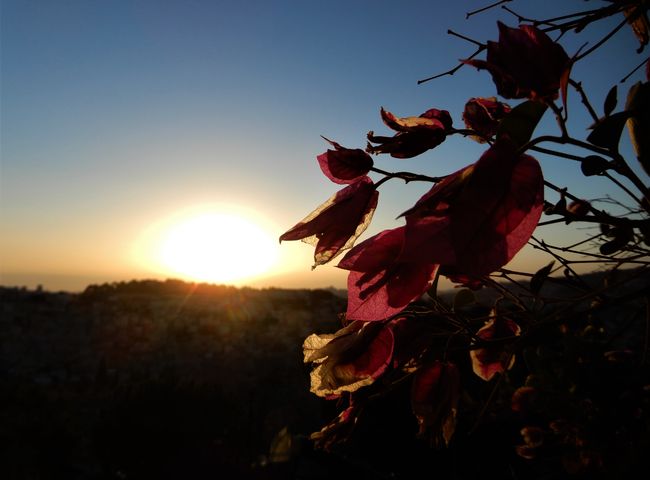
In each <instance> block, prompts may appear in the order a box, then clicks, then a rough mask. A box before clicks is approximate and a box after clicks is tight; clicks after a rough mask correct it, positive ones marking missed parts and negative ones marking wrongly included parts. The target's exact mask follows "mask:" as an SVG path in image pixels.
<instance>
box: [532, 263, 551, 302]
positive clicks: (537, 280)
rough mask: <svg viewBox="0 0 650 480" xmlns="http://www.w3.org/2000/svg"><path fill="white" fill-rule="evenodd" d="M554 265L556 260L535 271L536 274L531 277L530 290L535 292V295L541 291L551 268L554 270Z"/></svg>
mask: <svg viewBox="0 0 650 480" xmlns="http://www.w3.org/2000/svg"><path fill="white" fill-rule="evenodd" d="M553 265H555V260H553V261H551V262H550V263H549V264H548V265H546V266H545V267H542V268H540V269H539V270H537V271H536V272H535V275H533V277H532V278H531V279H530V291H531V292H533V293H534V294H535V295H537V294H538V293H539V291H540V290H541V289H542V285H544V282H545V281H546V279H547V278H548V276H549V274H550V273H551V270H553Z"/></svg>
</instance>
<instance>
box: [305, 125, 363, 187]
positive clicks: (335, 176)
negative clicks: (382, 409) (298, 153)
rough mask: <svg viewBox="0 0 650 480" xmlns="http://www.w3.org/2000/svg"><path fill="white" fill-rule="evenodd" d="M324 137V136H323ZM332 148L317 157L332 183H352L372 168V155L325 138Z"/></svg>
mask: <svg viewBox="0 0 650 480" xmlns="http://www.w3.org/2000/svg"><path fill="white" fill-rule="evenodd" d="M323 138H325V137H323ZM325 140H327V141H328V142H329V143H330V144H331V145H332V146H333V147H334V150H328V151H327V152H325V153H323V154H321V155H319V156H318V157H317V159H318V164H319V165H320V168H321V170H322V171H323V173H324V174H325V175H326V176H327V178H329V179H330V180H331V181H333V182H334V183H340V184H346V183H352V182H354V181H356V180H359V178H361V177H363V176H365V175H366V174H367V173H368V172H369V171H370V169H371V168H372V165H373V161H372V157H370V155H368V154H367V153H366V152H364V151H363V150H361V149H359V148H355V149H351V148H345V147H342V146H341V145H339V144H338V143H336V142H333V141H331V140H328V139H327V138H325Z"/></svg>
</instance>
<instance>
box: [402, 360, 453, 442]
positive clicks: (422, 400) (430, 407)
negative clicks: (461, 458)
mask: <svg viewBox="0 0 650 480" xmlns="http://www.w3.org/2000/svg"><path fill="white" fill-rule="evenodd" d="M459 391H460V374H459V372H458V368H457V367H456V365H454V364H453V363H450V362H441V361H439V360H436V361H434V362H432V363H429V364H428V365H424V366H423V367H422V368H420V369H419V370H418V371H417V372H416V373H415V376H414V377H413V386H412V388H411V406H412V408H413V413H414V414H415V416H416V417H417V419H418V424H419V426H420V429H419V434H420V435H423V434H424V433H426V432H427V431H428V430H431V432H432V433H433V435H434V439H435V440H438V439H439V438H442V439H443V440H444V442H445V444H449V440H450V439H451V436H452V435H453V433H454V430H455V429H456V410H457V405H458V397H459Z"/></svg>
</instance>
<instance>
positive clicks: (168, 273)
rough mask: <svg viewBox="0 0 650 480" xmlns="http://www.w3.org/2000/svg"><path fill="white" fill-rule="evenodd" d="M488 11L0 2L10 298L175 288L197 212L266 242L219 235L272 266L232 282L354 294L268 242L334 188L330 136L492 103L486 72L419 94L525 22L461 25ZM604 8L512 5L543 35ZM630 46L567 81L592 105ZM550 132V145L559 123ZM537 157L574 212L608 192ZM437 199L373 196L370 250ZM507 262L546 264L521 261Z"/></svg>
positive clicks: (2, 232) (420, 161)
mask: <svg viewBox="0 0 650 480" xmlns="http://www.w3.org/2000/svg"><path fill="white" fill-rule="evenodd" d="M488 3H490V2H482V1H480V2H479V1H475V0H474V1H456V2H432V1H430V0H405V1H403V2H394V1H388V0H374V1H370V0H368V1H364V0H356V1H350V0H333V1H328V2H316V1H308V0H293V1H289V0H282V1H271V0H265V1H235V0H233V1H226V0H212V1H208V0H183V1H180V0H178V1H161V0H156V1H153V0H112V1H108V0H60V1H49V0H2V1H1V62H2V64H1V67H2V68H1V77H0V81H1V84H0V88H1V91H0V93H1V95H0V101H1V103H0V114H1V116H0V121H1V125H0V133H1V137H0V141H1V143H0V145H1V150H0V153H1V163H0V284H3V285H12V286H19V285H25V286H28V287H30V288H33V287H35V286H36V285H42V286H43V287H44V288H47V289H50V290H70V291H79V290H82V289H83V288H84V287H85V286H86V285H87V284H89V283H103V282H109V281H121V280H130V279H139V278H160V279H162V278H167V277H178V276H179V275H180V274H179V272H178V271H173V270H170V269H169V266H164V265H162V264H161V261H160V255H159V250H160V248H162V247H160V245H161V244H163V243H164V242H165V241H168V240H169V236H170V235H171V233H170V232H176V233H177V234H178V226H179V225H181V224H183V222H185V221H186V220H187V219H191V218H194V217H193V215H194V216H196V215H197V214H199V213H201V214H205V212H217V214H218V215H222V216H223V215H226V216H228V218H230V219H231V220H232V218H235V219H238V218H239V219H241V218H245V219H246V221H247V222H248V223H249V226H250V224H252V226H253V227H255V228H257V229H258V230H257V232H260V231H261V232H262V233H261V234H260V235H261V236H260V238H261V237H264V238H265V242H266V240H267V239H266V237H268V238H270V239H272V246H269V245H270V244H269V242H266V243H264V245H262V243H259V244H256V243H255V242H244V241H243V238H244V237H245V236H249V237H252V238H257V233H255V231H250V232H249V231H248V230H246V231H244V230H241V231H240V230H238V228H239V227H238V226H237V224H236V222H235V223H232V222H230V223H228V222H226V221H224V223H222V228H221V229H220V231H219V232H217V233H216V234H215V235H218V236H220V237H225V236H229V237H230V238H231V239H232V238H236V237H237V236H238V235H239V237H240V240H241V241H236V240H232V241H231V243H230V244H228V243H226V244H221V243H219V242H218V241H217V240H214V244H215V245H216V246H215V250H229V249H232V250H229V251H230V252H232V255H231V256H233V258H235V254H234V252H235V251H236V250H237V249H238V248H242V246H245V248H247V249H248V252H249V253H250V255H251V256H252V255H257V257H255V258H259V259H260V260H259V263H260V264H262V263H264V264H266V263H268V266H267V267H266V268H267V270H266V271H265V272H261V273H258V274H255V275H253V276H249V277H246V278H243V279H240V280H237V281H233V283H236V284H239V285H244V284H245V285H251V286H277V287H290V288H297V287H308V288H315V287H328V286H334V287H343V286H344V285H345V279H346V272H345V271H342V270H340V269H337V268H336V267H335V266H329V265H328V266H321V267H318V268H317V269H315V270H313V271H312V270H311V265H312V263H313V262H312V255H313V247H311V246H308V245H306V244H303V243H302V242H283V243H282V245H277V238H278V237H279V236H280V235H281V234H282V233H283V232H284V231H286V230H287V229H289V228H290V227H291V226H293V225H294V224H295V223H297V222H298V221H299V220H301V219H302V218H303V217H305V216H306V215H307V214H308V213H309V212H311V211H312V210H313V209H315V208H316V207H317V206H318V205H319V204H321V203H322V202H324V201H325V200H326V199H327V198H328V197H330V196H331V195H332V194H334V193H335V192H336V191H337V190H338V188H339V186H337V185H335V184H333V183H331V182H330V181H329V180H328V179H327V178H326V177H325V176H324V175H323V174H322V172H321V171H320V169H319V167H318V164H317V162H316V156H317V155H318V154H320V153H322V152H324V151H325V150H326V149H327V144H326V143H325V142H324V140H323V139H322V138H321V135H323V136H325V137H327V138H330V139H332V140H335V141H337V142H338V143H340V144H342V145H344V146H346V147H349V148H364V147H365V143H366V142H365V136H366V133H367V132H368V131H369V130H374V131H375V132H376V133H377V134H383V135H390V134H391V133H390V131H389V130H388V129H387V128H386V127H385V126H384V125H383V124H382V122H381V119H380V117H379V109H380V107H382V106H383V107H385V108H386V109H387V110H390V111H392V112H394V113H395V114H396V115H398V116H411V115H419V114H421V113H422V112H424V111H426V110H428V109H429V108H439V109H447V110H449V111H450V113H451V115H452V118H453V120H454V125H455V126H457V127H462V126H463V124H462V119H461V113H462V109H463V106H464V104H465V102H466V101H467V100H468V99H469V98H470V97H475V96H493V95H495V94H496V90H495V87H494V84H493V83H492V82H491V80H490V77H489V75H488V74H487V73H486V72H477V71H476V70H475V69H472V68H463V69H461V70H460V71H459V72H457V73H456V74H455V75H454V76H447V77H444V78H440V79H438V80H435V81H432V82H427V83H424V84H422V85H418V84H417V80H419V79H422V78H425V77H428V76H430V75H433V74H436V73H440V72H442V71H445V70H448V69H449V68H451V67H453V66H455V65H456V63H457V61H458V59H461V58H466V57H467V56H469V55H470V54H471V53H472V52H473V51H474V46H473V45H472V44H470V43H468V42H465V41H463V40H461V39H459V38H456V37H454V36H450V35H448V34H447V30H448V29H453V30H455V31H456V32H458V33H461V34H463V35H466V36H469V37H472V38H475V39H477V40H481V41H485V40H488V39H492V40H496V38H497V35H498V33H497V27H496V20H498V19H500V20H502V21H504V22H505V23H507V24H508V25H511V26H515V25H516V19H515V18H514V17H513V16H512V15H511V14H509V13H508V12H505V11H503V10H501V9H498V8H497V9H493V10H491V11H488V12H485V13H484V14H481V15H475V16H472V17H470V18H469V19H466V18H465V13H466V12H468V11H470V10H473V9H475V8H479V7H481V6H484V5H487V4H488ZM604 4H605V3H604V2H601V1H597V0H592V1H590V2H588V3H587V4H586V3H585V2H584V1H580V0H576V1H566V0H548V1H545V2H536V1H532V0H517V1H514V2H511V3H510V6H511V7H512V8H513V9H516V10H517V11H518V12H519V13H525V14H527V15H528V16H531V17H535V16H537V17H544V18H548V17H551V16H555V15H558V14H562V13H566V12H573V11H578V10H580V9H583V8H595V7H598V6H600V5H604ZM585 5H586V7H585ZM618 21H619V19H610V20H608V22H606V23H605V24H604V25H602V26H597V27H590V28H588V29H587V30H586V31H585V32H584V33H585V39H586V40H588V41H590V42H591V43H590V44H593V42H595V41H597V40H598V39H599V38H601V37H602V36H603V35H604V34H605V33H606V32H607V31H608V30H609V29H611V28H612V26H613V25H615V24H616V23H617V22H618ZM583 41H585V40H579V39H577V38H575V36H574V35H567V36H565V37H564V38H563V39H562V40H561V43H562V45H563V46H564V47H565V49H566V51H567V53H569V55H573V54H574V53H575V52H576V51H577V50H578V48H579V47H580V45H581V44H582V42H583ZM636 47H637V40H636V38H635V37H634V35H633V34H632V32H631V30H630V29H629V28H625V29H623V30H621V31H620V32H619V33H618V34H616V35H615V36H614V37H613V39H612V40H611V42H609V43H608V44H607V45H606V46H605V47H604V48H602V49H599V50H598V51H596V52H595V53H594V54H593V55H592V57H591V58H590V59H589V61H588V62H585V63H584V65H583V64H580V65H578V66H577V67H576V69H575V71H574V73H573V78H575V79H577V80H581V81H582V82H583V85H584V87H585V88H586V89H587V90H588V93H589V94H590V97H592V98H593V99H595V100H594V102H593V103H594V104H595V105H596V106H600V105H601V104H602V99H604V97H605V95H606V93H607V91H608V90H609V88H610V87H611V86H612V85H613V84H614V83H616V82H617V81H619V80H620V79H621V78H622V77H623V76H624V75H625V74H627V73H628V72H629V71H630V70H632V68H633V67H634V66H636V65H637V64H638V63H639V62H640V61H641V59H642V58H641V57H639V56H638V55H636V54H635V49H636ZM642 79H643V74H642V72H638V73H636V74H635V75H633V76H632V77H631V78H630V79H629V80H628V81H627V82H626V83H625V84H623V85H620V86H619V89H620V90H619V91H620V92H621V93H619V98H623V99H624V97H625V95H626V92H627V89H628V88H629V86H631V85H632V84H633V83H634V82H636V81H639V80H642ZM510 103H511V104H513V105H514V104H516V103H517V102H510ZM569 109H570V110H569V111H570V112H571V117H570V118H571V121H572V124H570V125H575V127H572V128H574V129H575V130H574V131H575V135H576V136H577V137H578V138H585V137H586V135H587V134H588V132H587V131H586V130H585V126H586V125H588V124H589V123H590V122H589V121H588V119H587V117H586V116H585V113H584V109H583V108H581V105H580V104H579V101H578V98H577V95H575V92H572V93H571V96H570V103H569ZM541 129H547V130H548V131H549V132H550V133H552V134H557V127H556V126H555V125H554V123H553V121H552V118H550V117H549V116H548V115H547V118H545V119H544V121H543V122H542V124H541V125H540V131H541ZM624 148H628V153H629V146H628V147H625V146H624ZM484 149H485V147H484V146H482V145H479V144H476V143H474V142H472V141H471V140H468V139H462V138H450V139H448V140H447V141H446V142H445V143H444V144H442V145H441V146H440V147H438V148H436V149H435V150H432V151H430V152H427V153H426V154H424V155H422V156H420V157H418V158H415V159H410V160H397V159H393V158H390V157H387V156H377V157H375V162H376V165H377V166H378V167H379V168H383V169H385V170H390V171H398V170H409V171H413V172H417V173H423V174H427V175H433V176H437V175H444V174H447V173H451V172H453V171H455V170H457V169H459V168H461V167H463V166H465V165H467V164H469V163H472V162H474V161H476V160H477V159H478V158H479V156H480V155H481V152H482V151H484ZM539 160H540V162H541V163H542V167H543V170H544V174H545V177H546V178H547V179H549V180H551V181H553V182H554V183H557V184H558V185H560V186H570V190H571V191H572V192H574V193H575V194H576V195H578V196H582V197H585V198H588V197H593V196H603V195H606V194H609V193H610V191H611V190H612V187H611V185H609V184H607V183H605V182H601V181H600V180H599V179H597V180H593V179H589V181H586V180H585V178H584V177H583V176H582V174H581V173H580V170H579V168H578V165H577V164H576V163H575V162H568V161H566V160H561V159H557V158H551V157H547V158H542V156H540V157H539ZM373 178H375V179H378V178H379V177H376V176H375V177H373ZM642 178H643V179H644V181H647V177H642ZM428 188H429V186H428V185H426V184H408V185H404V184H403V183H400V182H397V181H391V182H388V183H387V184H385V185H384V186H382V187H381V191H380V200H379V207H378V210H377V212H376V213H375V217H374V220H373V223H372V224H371V226H370V227H369V229H368V230H367V232H366V233H365V234H364V236H363V237H362V238H361V239H364V238H367V237H368V236H370V235H373V234H375V233H377V232H379V231H381V230H383V229H385V228H392V227H395V226H398V225H399V224H401V223H400V221H398V220H395V218H396V217H397V215H398V214H399V213H401V212H402V211H403V210H405V209H406V208H408V207H409V206H410V205H412V204H413V203H414V202H415V200H417V198H419V196H420V195H422V194H423V193H424V192H425V191H426V190H427V189H428ZM611 193H612V195H615V193H614V192H611ZM197 212H199V213H197ZM174 228H175V229H176V230H174ZM564 230H567V229H566V228H565V229H564ZM233 232H235V233H237V235H233ZM246 232H248V233H246ZM251 232H252V233H251ZM213 233H214V232H213ZM545 234H548V235H550V236H551V237H553V236H555V237H556V238H559V240H567V239H570V238H578V237H577V236H576V235H578V236H579V235H584V232H580V231H576V230H575V229H571V231H562V230H561V229H557V230H555V229H553V228H550V227H549V228H547V229H546V230H545ZM199 235H200V234H199ZM177 236H178V235H177ZM205 236H206V238H208V240H209V239H211V238H213V237H211V236H210V235H208V234H207V233H206V235H205ZM572 236H573V237H572ZM260 241H261V240H260ZM217 243H219V244H218V245H217ZM196 250H197V251H198V247H197V249H196ZM253 252H254V253H253ZM195 261H198V262H201V259H200V258H199V259H198V260H197V259H195ZM255 261H257V260H255ZM265 262H266V263H265ZM515 262H516V263H517V265H521V266H523V268H530V269H536V268H539V267H541V266H543V264H544V263H543V260H542V259H541V258H538V257H537V256H536V255H535V252H530V251H528V250H526V251H523V252H522V253H521V254H520V255H519V256H518V257H517V258H516V259H515ZM203 263H204V266H205V265H207V262H203ZM232 268H236V267H232Z"/></svg>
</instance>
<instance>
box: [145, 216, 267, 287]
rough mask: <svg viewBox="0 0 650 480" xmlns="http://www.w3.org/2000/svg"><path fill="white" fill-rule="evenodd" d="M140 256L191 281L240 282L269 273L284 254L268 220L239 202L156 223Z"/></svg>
mask: <svg viewBox="0 0 650 480" xmlns="http://www.w3.org/2000/svg"><path fill="white" fill-rule="evenodd" d="M136 255H137V256H138V257H139V258H138V261H139V262H140V263H144V264H145V265H147V266H148V267H149V268H151V269H153V270H157V271H158V272H160V273H164V274H166V275H171V276H174V277H177V278H182V279H185V280H189V281H198V282H210V283H228V284H237V283H239V282H242V281H247V280H250V279H253V278H256V277H258V276H260V275H264V274H267V273H268V272H269V271H271V270H272V269H273V268H274V266H275V265H276V263H277V261H278V257H279V245H278V242H277V239H275V238H274V236H273V235H272V234H271V233H270V231H269V228H268V227H267V226H265V225H264V222H263V221H261V220H258V219H253V218H252V215H251V214H250V213H248V212H243V211H242V210H241V209H238V208H236V207H227V206H220V207H201V208H196V209H191V210H188V211H185V212H181V213H180V214H177V215H174V216H172V217H170V218H168V219H167V220H164V221H162V222H160V223H158V224H156V225H154V226H153V227H152V228H151V229H150V230H149V231H148V232H147V234H146V236H145V238H144V240H143V241H141V242H140V245H139V248H138V252H137V253H136Z"/></svg>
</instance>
